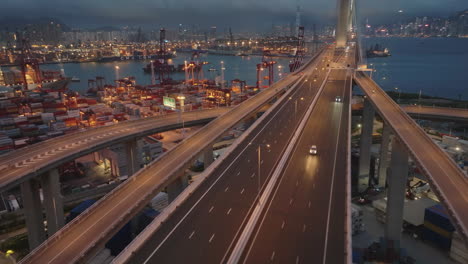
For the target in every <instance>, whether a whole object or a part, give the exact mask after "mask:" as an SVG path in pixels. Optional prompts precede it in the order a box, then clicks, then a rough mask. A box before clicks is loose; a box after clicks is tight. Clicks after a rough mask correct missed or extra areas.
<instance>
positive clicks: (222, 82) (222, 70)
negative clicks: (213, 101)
mask: <svg viewBox="0 0 468 264" xmlns="http://www.w3.org/2000/svg"><path fill="white" fill-rule="evenodd" d="M225 69H226V68H224V61H221V89H223V90H224V70H225Z"/></svg>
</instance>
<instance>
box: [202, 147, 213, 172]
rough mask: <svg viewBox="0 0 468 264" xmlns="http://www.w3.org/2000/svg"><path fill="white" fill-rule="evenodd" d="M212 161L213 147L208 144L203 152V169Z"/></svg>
mask: <svg viewBox="0 0 468 264" xmlns="http://www.w3.org/2000/svg"><path fill="white" fill-rule="evenodd" d="M213 161H214V156H213V147H211V146H210V147H209V148H207V149H205V151H204V152H203V164H204V166H205V169H206V168H208V167H209V166H210V165H211V163H213Z"/></svg>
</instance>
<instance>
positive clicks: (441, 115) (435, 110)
mask: <svg viewBox="0 0 468 264" xmlns="http://www.w3.org/2000/svg"><path fill="white" fill-rule="evenodd" d="M401 108H403V110H405V112H406V113H408V114H409V115H410V116H411V117H413V118H416V119H419V118H421V119H433V120H442V121H455V122H464V123H466V122H468V110H467V109H464V108H449V107H431V106H420V105H402V106H401Z"/></svg>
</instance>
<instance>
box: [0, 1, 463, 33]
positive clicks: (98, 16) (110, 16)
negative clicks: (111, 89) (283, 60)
mask: <svg viewBox="0 0 468 264" xmlns="http://www.w3.org/2000/svg"><path fill="white" fill-rule="evenodd" d="M6 1H7V2H6V3H3V4H2V8H1V9H0V16H25V17H57V18H59V19H61V20H63V21H64V22H65V23H67V24H71V25H75V26H81V25H125V24H135V25H136V24H142V25H167V26H170V25H176V24H178V23H184V24H198V25H201V26H203V25H213V24H215V25H232V26H239V27H252V26H254V27H257V28H261V27H265V25H271V24H272V23H286V22H293V21H294V14H295V9H296V0H196V1H194V0H79V1H69V0H41V1H38V0H6ZM357 1H358V8H359V12H358V14H359V16H360V17H369V18H370V19H373V18H382V19H383V18H385V19H391V18H392V17H394V16H395V15H396V11H398V10H400V9H402V10H404V11H405V13H407V14H415V15H417V14H423V13H428V14H430V15H433V14H441V15H447V14H449V13H450V12H454V11H457V10H462V9H464V8H466V0H444V1H440V0H412V1H408V0H357ZM300 2H301V6H302V7H303V16H302V17H303V18H304V20H305V21H306V23H317V22H321V23H323V24H325V23H333V22H334V14H335V9H336V2H335V1H333V0H300Z"/></svg>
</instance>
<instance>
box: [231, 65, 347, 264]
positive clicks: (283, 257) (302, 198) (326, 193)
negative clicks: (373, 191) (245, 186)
mask: <svg viewBox="0 0 468 264" xmlns="http://www.w3.org/2000/svg"><path fill="white" fill-rule="evenodd" d="M351 77H352V73H351V71H347V70H332V74H331V75H330V81H329V82H328V83H327V84H326V86H325V89H324V91H323V93H322V95H321V96H320V98H319V100H318V102H317V104H316V106H315V107H314V109H313V112H312V113H311V115H310V117H309V120H308V122H307V124H306V126H305V128H304V130H303V131H302V134H301V137H300V139H299V141H298V142H297V144H296V146H295V148H294V152H293V154H292V155H291V157H290V158H289V160H288V163H287V165H286V167H285V170H284V171H283V172H282V174H281V176H280V177H281V178H280V181H279V183H278V185H277V186H275V190H274V191H273V197H272V199H271V200H270V202H269V204H268V206H267V210H266V211H265V212H264V213H263V215H262V217H261V218H260V221H259V223H258V225H257V226H256V229H255V231H254V232H253V236H252V237H251V238H250V240H249V243H248V244H247V246H246V250H245V251H244V254H243V255H242V258H241V260H240V262H239V263H346V260H347V259H346V256H345V249H346V240H345V238H346V234H345V225H347V219H346V215H345V211H346V206H347V204H346V177H350V175H347V160H348V159H347V154H348V143H349V141H348V139H349V131H348V121H349V114H350V113H349V104H350V90H351V82H352V80H351ZM336 96H341V98H343V102H342V103H337V102H335V98H336ZM312 145H316V146H317V149H318V155H316V156H314V155H310V154H309V148H310V146H312Z"/></svg>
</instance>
